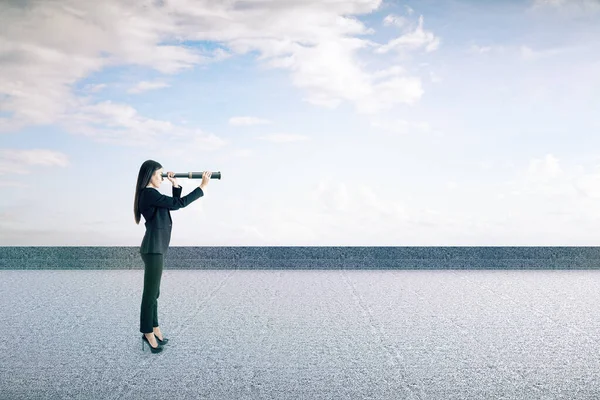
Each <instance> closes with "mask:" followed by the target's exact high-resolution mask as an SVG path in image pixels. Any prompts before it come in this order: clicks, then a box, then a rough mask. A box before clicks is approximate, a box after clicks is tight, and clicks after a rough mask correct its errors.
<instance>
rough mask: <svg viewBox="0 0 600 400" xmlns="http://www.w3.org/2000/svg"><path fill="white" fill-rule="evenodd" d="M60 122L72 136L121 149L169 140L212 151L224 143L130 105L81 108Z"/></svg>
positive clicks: (108, 104)
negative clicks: (122, 147)
mask: <svg viewBox="0 0 600 400" xmlns="http://www.w3.org/2000/svg"><path fill="white" fill-rule="evenodd" d="M61 123H62V124H63V126H64V127H65V129H67V130H68V131H70V132H71V133H73V134H77V135H84V136H88V137H90V138H92V139H93V140H95V141H98V142H102V143H112V144H120V145H124V146H157V145H160V144H161V143H162V142H164V141H166V140H169V141H171V142H172V143H173V144H177V145H184V146H185V147H186V148H190V147H198V148H200V149H203V150H216V149H219V148H221V147H223V146H225V145H226V144H227V143H228V142H227V141H226V140H224V139H221V138H219V137H217V136H216V135H214V134H207V133H205V132H203V131H202V130H200V129H193V128H188V127H185V126H178V125H174V124H173V123H171V122H169V121H162V120H156V119H151V118H147V117H144V116H142V115H140V114H138V112H137V110H136V109H135V108H133V107H132V106H130V105H127V104H119V103H113V102H110V101H104V102H101V103H96V104H90V105H81V106H80V107H79V109H78V112H77V113H74V114H71V115H67V116H65V117H64V118H63V120H62V121H61Z"/></svg>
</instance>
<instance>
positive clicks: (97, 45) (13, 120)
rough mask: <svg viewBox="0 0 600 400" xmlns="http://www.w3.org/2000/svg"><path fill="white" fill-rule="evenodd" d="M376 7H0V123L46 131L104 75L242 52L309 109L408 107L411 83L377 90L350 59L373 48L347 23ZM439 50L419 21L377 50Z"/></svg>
mask: <svg viewBox="0 0 600 400" xmlns="http://www.w3.org/2000/svg"><path fill="white" fill-rule="evenodd" d="M380 4H381V0H354V1H344V2H340V1H338V0H325V1H324V0H306V1H301V2H300V1H290V2H279V1H267V0H255V1H247V2H244V3H241V2H212V1H208V0H204V1H194V2H192V1H190V0H179V1H176V2H152V3H144V4H142V3H136V2H128V1H125V0H107V1H103V2H81V1H78V0H60V1H59V0H48V1H44V2H32V3H26V4H19V3H17V2H3V3H1V4H0V25H2V26H3V27H4V28H5V29H3V30H2V32H1V33H0V49H2V50H0V57H1V59H2V63H0V76H2V77H3V79H2V80H1V81H0V111H3V112H4V113H8V114H9V115H10V117H9V118H6V117H2V118H0V129H2V130H14V129H19V128H20V127H23V126H26V125H29V124H52V123H56V122H59V121H61V120H62V119H65V117H66V116H69V115H71V114H81V110H80V107H81V105H82V100H81V99H79V98H77V97H76V96H75V95H74V93H73V91H72V87H73V85H74V84H75V83H77V82H79V81H80V80H81V79H83V78H86V77H88V76H89V75H90V74H92V73H96V72H98V71H101V70H102V69H104V68H106V67H114V66H119V65H135V66H142V67H150V68H154V69H156V70H157V71H159V72H162V73H165V74H174V73H178V72H180V71H182V70H185V69H188V68H191V67H193V66H195V65H198V64H202V63H207V62H213V61H219V60H222V59H224V58H226V57H230V56H232V55H233V54H245V53H248V52H255V53H256V54H257V55H258V60H259V62H260V63H262V64H263V65H264V66H265V67H271V68H285V69H288V70H290V72H291V78H292V82H293V84H294V85H295V86H297V87H299V88H301V89H303V90H305V91H306V92H307V94H306V96H305V97H306V99H307V101H309V102H311V103H313V104H316V105H323V106H327V107H335V106H336V105H338V104H340V103H341V102H342V101H348V102H351V103H354V104H356V105H357V107H358V108H359V109H362V110H369V111H370V112H371V111H373V110H381V109H387V108H389V107H390V106H392V105H394V104H400V103H411V102H414V101H416V100H417V99H418V98H419V96H420V93H421V89H420V88H419V89H418V90H415V88H416V86H418V85H420V81H419V80H418V78H412V77H406V78H404V79H403V80H392V81H390V82H379V83H378V84H377V85H376V84H375V83H374V79H376V78H374V77H373V76H371V73H370V72H369V71H367V70H366V69H365V67H364V65H363V64H362V63H361V62H360V59H359V58H358V56H357V52H358V51H359V50H361V49H370V48H373V47H375V48H377V46H378V45H377V44H374V43H372V42H369V41H367V40H364V39H362V38H359V37H358V36H359V35H369V34H372V33H373V30H372V29H369V28H367V27H366V26H365V25H364V24H363V23H362V22H360V21H359V20H358V19H356V18H355V17H354V16H356V15H361V14H367V13H371V12H372V11H374V10H376V9H377V8H378V7H379V6H380ZM49 16H51V18H50V17H49ZM187 41H191V42H194V41H209V42H212V43H219V47H218V48H216V49H210V50H206V49H203V48H201V47H190V46H186V45H185V44H184V43H185V42H187ZM438 43H439V39H438V38H437V37H435V36H434V35H433V34H432V33H431V32H426V31H423V29H422V18H421V19H420V23H419V27H418V28H417V29H416V31H415V32H412V33H409V34H408V35H406V36H403V37H400V38H399V39H398V40H397V41H394V42H391V43H389V44H388V45H386V46H384V47H383V51H384V52H385V51H387V49H391V48H392V47H394V48H400V47H403V48H406V49H414V48H418V47H425V49H426V50H427V51H432V50H434V49H435V48H437V46H438ZM143 88H149V86H148V85H146V86H144V87H143ZM143 88H142V87H140V88H138V89H134V91H136V90H142V89H143ZM381 88H384V89H385V90H384V91H383V95H382V97H380V96H379V90H380V89H381ZM99 89H101V86H96V87H95V88H94V87H91V88H90V90H92V91H93V90H99ZM395 94H398V95H397V96H396V95H395ZM391 99H398V100H393V101H391ZM365 104H367V105H368V106H367V107H365V106H364V105H365ZM85 106H86V107H88V106H89V104H85ZM90 129H95V128H94V127H92V128H90Z"/></svg>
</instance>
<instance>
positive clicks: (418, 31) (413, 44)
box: [376, 16, 440, 53]
mask: <svg viewBox="0 0 600 400" xmlns="http://www.w3.org/2000/svg"><path fill="white" fill-rule="evenodd" d="M439 45H440V38H439V37H437V36H435V35H434V34H433V32H430V31H425V30H423V16H420V17H419V25H418V26H417V27H416V28H415V30H414V31H412V32H409V33H406V34H404V35H401V36H400V37H398V38H396V39H393V40H391V41H389V42H388V43H387V44H386V45H383V46H380V47H379V48H378V49H377V50H376V52H378V53H387V52H389V51H390V50H397V51H406V50H417V49H419V48H422V47H425V50H426V51H427V52H431V51H434V50H437V48H438V47H439Z"/></svg>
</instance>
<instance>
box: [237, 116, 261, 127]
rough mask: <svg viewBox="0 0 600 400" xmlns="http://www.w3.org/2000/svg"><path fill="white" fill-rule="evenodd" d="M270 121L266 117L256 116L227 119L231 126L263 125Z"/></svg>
mask: <svg viewBox="0 0 600 400" xmlns="http://www.w3.org/2000/svg"><path fill="white" fill-rule="evenodd" d="M270 123H271V121H269V120H268V119H263V118H257V117H232V118H230V119H229V125H232V126H250V125H264V124H270Z"/></svg>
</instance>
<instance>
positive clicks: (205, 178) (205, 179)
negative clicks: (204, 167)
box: [200, 171, 212, 190]
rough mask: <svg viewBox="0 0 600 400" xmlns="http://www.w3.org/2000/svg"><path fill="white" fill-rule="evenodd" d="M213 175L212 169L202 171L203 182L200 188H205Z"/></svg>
mask: <svg viewBox="0 0 600 400" xmlns="http://www.w3.org/2000/svg"><path fill="white" fill-rule="evenodd" d="M211 175H212V172H210V171H204V172H203V173H202V183H200V189H202V190H204V188H205V187H206V185H208V182H209V181H210V176H211Z"/></svg>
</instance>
